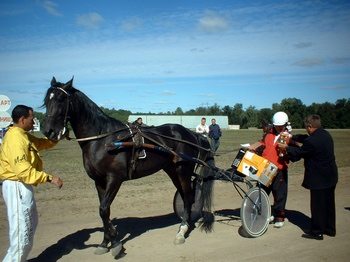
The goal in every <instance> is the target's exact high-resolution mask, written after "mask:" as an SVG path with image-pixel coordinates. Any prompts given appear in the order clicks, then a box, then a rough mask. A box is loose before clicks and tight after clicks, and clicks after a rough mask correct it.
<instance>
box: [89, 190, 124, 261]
mask: <svg viewBox="0 0 350 262" xmlns="http://www.w3.org/2000/svg"><path fill="white" fill-rule="evenodd" d="M96 188H97V191H98V195H99V198H100V208H99V211H100V217H101V219H102V223H103V232H104V233H103V240H102V243H101V244H100V245H99V246H98V248H97V249H96V250H95V252H94V254H96V255H101V254H105V253H107V252H108V251H109V250H111V252H112V255H113V256H114V257H115V256H117V255H118V254H119V252H120V251H121V250H122V247H123V245H122V243H121V242H119V241H117V237H118V231H117V229H116V227H115V226H114V225H113V224H112V221H111V220H110V206H111V203H112V201H113V199H114V197H115V195H116V192H115V193H113V194H108V193H107V192H108V191H105V190H101V188H100V187H98V186H96ZM116 191H117V189H116ZM109 243H111V246H110V248H109V247H108V245H109Z"/></svg>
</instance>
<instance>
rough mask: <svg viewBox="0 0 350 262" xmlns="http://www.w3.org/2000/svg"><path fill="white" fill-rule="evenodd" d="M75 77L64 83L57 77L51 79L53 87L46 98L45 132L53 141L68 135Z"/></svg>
mask: <svg viewBox="0 0 350 262" xmlns="http://www.w3.org/2000/svg"><path fill="white" fill-rule="evenodd" d="M72 84H73V78H72V79H71V80H70V81H68V82H67V83H65V84H63V83H60V82H57V81H56V79H55V77H53V78H52V80H51V87H50V88H49V89H48V90H47V93H46V96H45V98H44V106H45V107H46V114H45V125H44V130H43V134H44V135H45V136H46V137H47V138H49V139H50V140H53V141H58V140H60V139H63V138H65V137H68V133H69V130H68V127H67V121H68V118H69V111H70V103H71V102H70V96H71V91H72V90H74V87H73V86H72Z"/></svg>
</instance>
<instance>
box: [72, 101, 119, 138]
mask: <svg viewBox="0 0 350 262" xmlns="http://www.w3.org/2000/svg"><path fill="white" fill-rule="evenodd" d="M70 123H71V125H72V128H73V131H74V134H75V136H76V137H77V138H87V137H93V136H98V135H101V134H105V133H108V132H111V131H115V130H117V129H120V128H121V127H123V124H122V123H121V122H120V121H118V120H112V119H111V118H109V117H108V116H107V115H106V114H104V113H102V112H101V110H100V109H99V108H98V107H97V105H96V104H94V103H93V102H92V101H81V102H80V103H79V104H78V105H77V106H76V107H74V113H73V114H72V115H71V116H70Z"/></svg>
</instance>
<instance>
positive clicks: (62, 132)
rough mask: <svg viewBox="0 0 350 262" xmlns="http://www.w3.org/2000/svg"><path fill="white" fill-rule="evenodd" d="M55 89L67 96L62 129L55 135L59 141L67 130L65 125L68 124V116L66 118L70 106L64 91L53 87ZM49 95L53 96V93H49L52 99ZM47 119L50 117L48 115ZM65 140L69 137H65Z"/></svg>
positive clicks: (68, 95) (68, 96)
mask: <svg viewBox="0 0 350 262" xmlns="http://www.w3.org/2000/svg"><path fill="white" fill-rule="evenodd" d="M53 88H55V89H58V90H60V91H62V92H63V93H64V94H66V95H67V107H66V113H65V115H64V120H63V128H62V129H61V130H60V131H59V132H58V135H57V139H58V140H61V138H62V135H64V134H65V133H66V132H67V130H69V129H68V126H67V123H68V119H69V116H68V112H69V104H70V102H71V101H70V99H69V98H70V94H69V93H68V92H67V91H66V90H64V89H63V88H62V87H53ZM51 95H53V93H50V99H51V98H52V97H51ZM47 116H48V117H50V115H47ZM67 139H69V137H67Z"/></svg>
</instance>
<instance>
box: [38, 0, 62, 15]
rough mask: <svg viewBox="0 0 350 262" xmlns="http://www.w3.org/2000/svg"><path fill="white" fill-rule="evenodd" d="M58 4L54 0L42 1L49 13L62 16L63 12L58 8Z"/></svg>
mask: <svg viewBox="0 0 350 262" xmlns="http://www.w3.org/2000/svg"><path fill="white" fill-rule="evenodd" d="M57 6H58V4H56V3H55V2H53V1H43V2H42V7H44V9H45V10H46V11H47V12H48V13H49V14H52V15H54V16H62V14H61V13H60V12H59V11H58V10H57V9H56V7H57Z"/></svg>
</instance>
